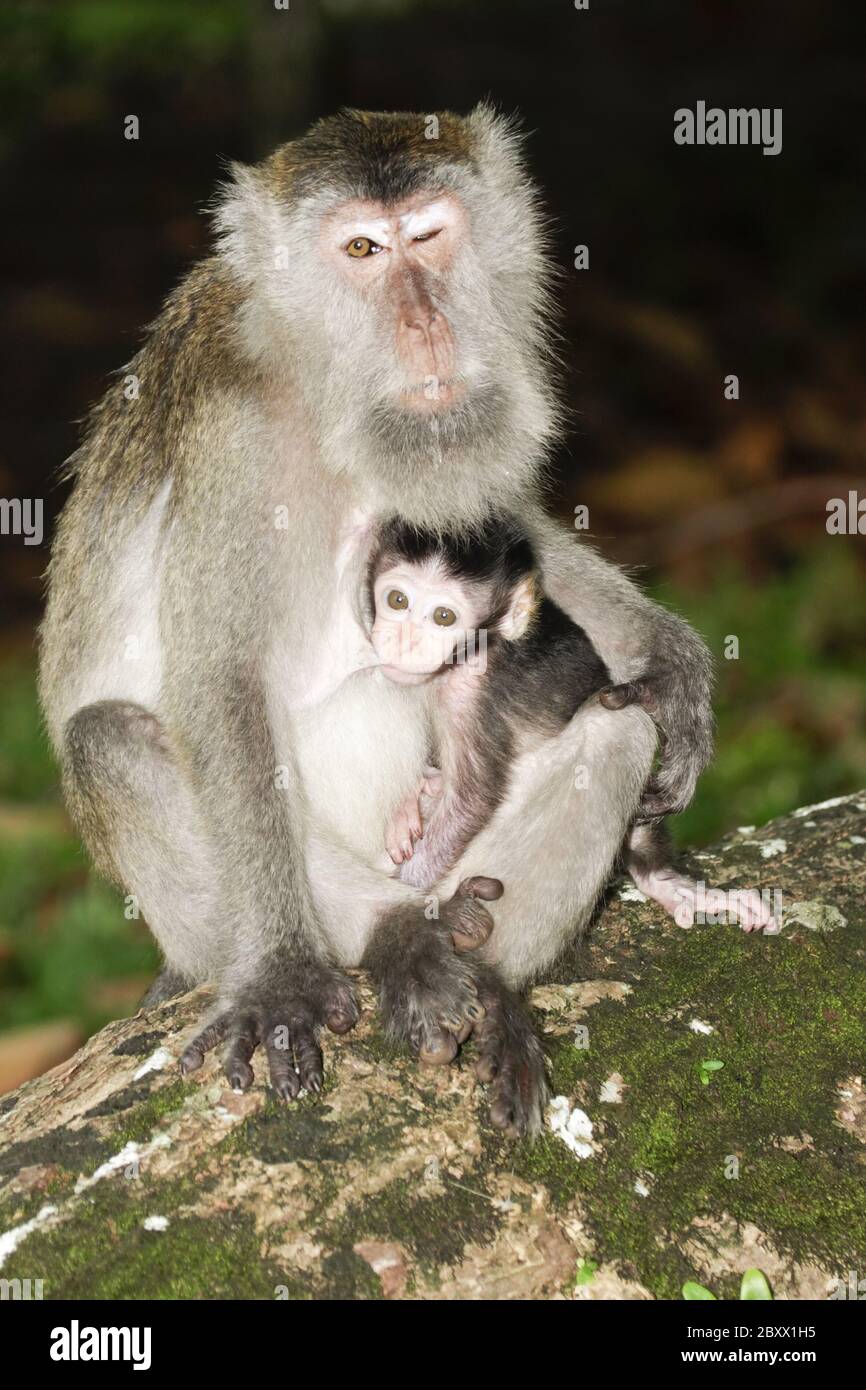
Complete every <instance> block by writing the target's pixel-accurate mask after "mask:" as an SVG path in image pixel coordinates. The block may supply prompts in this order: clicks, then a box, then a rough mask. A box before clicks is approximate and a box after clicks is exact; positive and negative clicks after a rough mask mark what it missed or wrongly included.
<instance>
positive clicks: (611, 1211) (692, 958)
mask: <svg viewBox="0 0 866 1390" xmlns="http://www.w3.org/2000/svg"><path fill="white" fill-rule="evenodd" d="M858 945H859V937H858V934H857V929H856V927H853V926H852V927H851V928H849V929H848V930H847V931H844V932H838V933H834V934H833V936H832V938H823V939H820V938H816V937H811V936H810V937H809V938H808V939H806V940H799V941H796V940H793V939H787V938H785V937H782V938H775V939H766V940H763V939H759V938H753V937H748V936H745V935H743V934H742V933H741V932H738V931H736V930H735V929H731V928H730V927H725V926H718V927H714V926H706V927H700V928H696V929H695V930H693V931H692V932H690V933H688V934H685V933H684V934H682V935H677V936H665V937H663V938H661V937H660V938H659V939H658V944H657V945H656V947H655V958H652V957H650V958H649V959H648V960H647V961H646V963H645V968H644V970H643V976H642V979H641V980H640V982H639V983H638V984H637V986H636V988H635V992H634V993H633V994H632V995H630V996H628V997H627V998H626V999H625V1000H623V1001H620V1002H614V1001H605V1002H602V1003H600V1004H598V1005H596V1006H594V1007H593V1008H592V1009H591V1010H590V1012H589V1015H588V1017H587V1020H586V1021H587V1023H588V1026H589V1032H590V1048H589V1050H588V1051H586V1050H581V1051H578V1049H575V1048H574V1047H573V1046H572V1045H571V1044H570V1042H568V1041H562V1040H559V1041H557V1042H556V1043H555V1044H554V1046H553V1049H552V1071H553V1079H554V1085H555V1089H556V1090H557V1091H558V1092H561V1093H563V1094H572V1093H574V1092H575V1090H576V1091H577V1094H578V1095H580V1096H583V1097H592V1098H594V1097H597V1095H598V1091H599V1088H600V1086H601V1085H602V1083H603V1082H604V1080H605V1079H606V1078H607V1077H608V1076H609V1075H610V1073H611V1072H614V1071H616V1072H620V1073H621V1074H622V1076H623V1078H624V1080H625V1084H626V1089H625V1093H624V1098H623V1102H622V1104H619V1105H600V1104H599V1103H598V1102H597V1101H594V1100H584V1101H583V1102H582V1103H583V1104H584V1105H585V1107H586V1108H587V1109H588V1110H589V1112H590V1117H591V1118H592V1119H593V1121H595V1122H596V1123H597V1126H598V1128H597V1137H598V1138H599V1139H600V1147H599V1151H598V1152H597V1153H596V1155H595V1156H594V1157H593V1158H591V1159H587V1160H583V1161H577V1160H576V1159H575V1158H574V1157H573V1155H572V1154H571V1153H570V1152H569V1150H568V1149H567V1148H566V1147H565V1145H564V1144H562V1143H561V1142H560V1141H559V1140H558V1139H557V1138H556V1137H555V1136H553V1135H544V1136H542V1138H541V1139H540V1140H539V1141H537V1142H536V1143H535V1144H532V1145H530V1144H521V1145H518V1146H517V1147H516V1148H515V1149H514V1150H513V1151H512V1163H513V1166H514V1169H515V1171H516V1172H517V1173H518V1174H519V1175H521V1176H524V1177H526V1178H527V1179H531V1180H533V1181H541V1182H543V1183H544V1184H545V1186H546V1187H547V1188H548V1190H549V1191H550V1193H551V1196H552V1197H553V1199H554V1201H556V1202H557V1203H560V1204H565V1203H567V1202H569V1201H571V1200H573V1199H574V1198H576V1197H579V1198H580V1202H581V1210H582V1213H584V1214H585V1215H586V1217H587V1219H588V1222H589V1225H590V1227H591V1229H592V1233H593V1236H594V1238H595V1242H596V1251H597V1254H598V1257H599V1258H600V1259H603V1260H617V1261H619V1262H620V1263H623V1262H624V1263H625V1264H626V1266H627V1267H628V1266H631V1267H633V1268H634V1270H635V1271H636V1273H637V1276H638V1277H639V1278H640V1279H641V1280H642V1282H643V1283H645V1284H646V1285H647V1287H648V1288H650V1289H651V1290H652V1291H653V1292H654V1293H656V1294H657V1295H659V1296H661V1297H669V1298H674V1297H678V1296H679V1289H680V1287H681V1285H682V1282H683V1281H684V1279H686V1278H688V1277H690V1276H692V1277H693V1275H694V1269H693V1268H692V1267H691V1266H690V1265H689V1262H688V1261H687V1260H686V1259H685V1257H684V1256H683V1255H682V1254H681V1253H680V1250H679V1249H678V1248H677V1244H676V1242H677V1241H679V1242H682V1240H683V1239H684V1238H685V1237H686V1234H687V1233H688V1232H689V1231H690V1227H691V1225H692V1222H693V1220H694V1218H695V1217H699V1216H700V1217H709V1218H712V1217H720V1216H721V1215H722V1214H723V1213H729V1214H730V1215H731V1216H733V1217H734V1218H735V1219H736V1220H737V1221H740V1222H746V1221H749V1222H753V1223H754V1224H755V1225H757V1226H758V1227H759V1228H760V1229H762V1230H764V1231H766V1232H767V1233H768V1234H769V1235H770V1237H771V1239H772V1240H773V1241H774V1243H775V1244H776V1245H777V1246H778V1247H779V1248H780V1249H781V1250H782V1251H783V1252H784V1253H786V1254H788V1255H790V1256H791V1257H793V1258H795V1259H798V1260H800V1261H804V1262H807V1261H810V1260H811V1261H815V1262H818V1263H823V1264H824V1265H825V1266H826V1267H828V1268H830V1269H834V1270H838V1269H845V1268H848V1267H849V1265H850V1266H851V1267H856V1265H857V1263H858V1261H859V1262H861V1263H862V1258H863V1252H864V1250H866V1202H864V1201H863V1196H862V1192H863V1188H862V1164H861V1158H862V1155H861V1152H860V1146H859V1145H858V1144H857V1142H856V1140H854V1139H853V1138H852V1137H851V1136H849V1135H847V1134H845V1133H844V1132H843V1131H842V1130H841V1129H840V1128H839V1127H838V1125H836V1123H835V1121H834V1115H833V1107H834V1103H835V1088H836V1086H837V1085H838V1082H839V1080H840V1079H841V1078H842V1077H844V1076H846V1075H849V1074H851V1073H852V1072H860V1071H862V1040H863V1024H862V1020H863V1018H864V1017H866V980H864V977H863V974H862V971H852V969H851V959H852V953H853V952H854V951H856V950H857V948H858ZM695 1017H697V1018H700V1019H702V1020H705V1021H708V1022H710V1023H711V1024H712V1025H713V1026H714V1028H715V1033H714V1034H713V1035H712V1036H711V1037H707V1036H702V1035H700V1034H695V1033H694V1032H692V1031H691V1030H690V1029H689V1027H688V1024H689V1020H690V1019H691V1018H695ZM570 1054H571V1055H570ZM708 1058H711V1059H714V1060H719V1061H722V1062H724V1069H723V1070H721V1071H717V1072H714V1073H713V1076H712V1081H711V1084H710V1085H709V1086H703V1085H701V1081H700V1066H701V1062H702V1061H705V1060H707V1059H708ZM802 1131H806V1132H807V1133H808V1134H810V1135H811V1136H812V1139H813V1144H814V1148H813V1150H812V1151H807V1152H804V1153H801V1154H798V1155H796V1156H794V1155H791V1154H788V1153H786V1152H785V1151H784V1150H782V1149H780V1148H779V1147H778V1146H777V1145H774V1143H773V1140H774V1138H779V1137H781V1136H786V1135H799V1134H800V1133H801V1132H802ZM497 1153H498V1150H497V1149H496V1148H495V1147H492V1148H491V1149H490V1150H489V1161H491V1162H493V1163H496V1162H502V1163H504V1162H506V1161H507V1160H506V1158H505V1155H504V1154H503V1155H501V1157H499V1158H497ZM730 1156H736V1157H737V1158H738V1159H739V1176H738V1177H737V1178H731V1177H728V1176H726V1163H727V1161H728V1159H729V1158H730ZM650 1175H651V1176H650ZM638 1177H642V1178H643V1179H644V1180H645V1181H646V1182H647V1183H648V1185H649V1187H650V1194H649V1196H648V1197H641V1196H639V1195H638V1194H637V1193H636V1192H635V1191H634V1184H635V1180H636V1179H637V1178H638ZM730 1282H731V1287H730V1288H724V1289H720V1292H722V1293H723V1296H725V1297H736V1295H737V1290H736V1288H735V1287H734V1284H735V1282H736V1281H735V1280H733V1279H732V1280H731V1281H730Z"/></svg>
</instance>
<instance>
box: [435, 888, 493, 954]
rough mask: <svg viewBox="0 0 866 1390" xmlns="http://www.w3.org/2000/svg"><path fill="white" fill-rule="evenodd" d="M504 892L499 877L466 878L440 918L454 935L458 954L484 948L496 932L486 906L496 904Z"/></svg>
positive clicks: (452, 938)
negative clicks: (489, 903) (490, 903)
mask: <svg viewBox="0 0 866 1390" xmlns="http://www.w3.org/2000/svg"><path fill="white" fill-rule="evenodd" d="M503 892H504V889H503V887H502V884H501V882H500V880H499V879H498V878H482V877H480V876H478V875H476V876H475V877H474V878H464V880H463V882H462V883H461V884H459V885H458V887H457V891H456V893H455V894H454V896H453V898H451V899H450V901H449V902H447V903H446V904H445V907H444V908H443V910H442V916H441V917H440V921H441V922H442V923H443V925H444V926H446V927H447V928H448V930H449V931H450V933H451V940H452V941H453V943H454V949H455V951H474V950H476V948H477V947H479V946H483V945H484V943H485V941H486V940H487V938H488V937H489V935H490V933H491V932H492V931H493V918H492V917H491V916H490V913H489V912H488V911H487V908H486V907H485V906H484V903H485V902H495V901H496V899H497V898H501V897H502V894H503ZM482 900H483V901H482Z"/></svg>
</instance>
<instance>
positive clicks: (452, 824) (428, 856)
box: [369, 515, 777, 950]
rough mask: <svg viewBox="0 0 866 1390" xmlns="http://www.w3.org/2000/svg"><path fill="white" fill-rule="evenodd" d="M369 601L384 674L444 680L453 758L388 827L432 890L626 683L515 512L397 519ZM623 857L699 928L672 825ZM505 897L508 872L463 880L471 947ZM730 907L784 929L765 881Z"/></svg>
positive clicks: (440, 745) (439, 708) (655, 828)
mask: <svg viewBox="0 0 866 1390" xmlns="http://www.w3.org/2000/svg"><path fill="white" fill-rule="evenodd" d="M369 598H370V604H371V608H372V630H371V640H372V643H373V647H374V649H375V652H376V655H377V656H378V658H379V662H380V669H381V671H382V673H383V674H384V675H385V676H386V677H387V678H388V679H389V680H392V681H396V682H398V683H399V684H401V685H421V684H425V683H427V682H432V683H433V685H434V700H433V720H434V739H435V745H436V748H437V751H438V758H439V762H440V764H441V767H428V768H427V769H425V773H424V776H423V778H422V780H421V783H420V785H419V786H418V788H417V789H416V790H414V791H413V792H412V793H411V794H410V796H409V797H407V799H406V800H405V801H404V802H403V803H402V804H401V805H400V806H398V807H397V808H396V810H395V812H394V814H393V815H392V817H391V821H390V823H389V825H388V827H387V829H386V835H385V844H386V849H387V850H388V853H389V854H390V856H391V859H392V860H393V862H394V863H395V864H396V865H397V866H398V875H399V877H400V879H401V880H402V881H403V882H404V883H409V884H412V885H413V886H414V887H416V888H421V889H424V890H429V889H432V888H433V887H434V885H435V884H436V883H438V882H439V881H440V880H441V879H443V878H444V877H445V875H446V874H447V873H449V871H450V870H451V869H452V868H453V867H454V865H455V864H456V863H457V862H458V860H459V859H460V857H461V855H462V854H463V851H464V850H465V849H466V847H467V845H468V844H469V843H470V841H471V840H472V839H473V838H474V837H475V836H476V835H477V834H478V832H479V831H480V830H481V829H482V828H483V827H484V826H485V825H486V824H487V823H488V821H489V820H490V818H491V816H492V815H493V813H494V811H495V810H496V808H497V807H498V806H499V805H500V803H501V802H502V801H503V800H504V798H505V797H506V795H507V793H508V788H509V781H510V776H511V771H512V768H513V766H514V763H515V761H516V760H517V759H518V758H519V757H520V755H521V754H523V753H524V752H526V751H529V750H531V749H532V748H534V747H537V746H538V745H539V743H540V742H541V741H543V740H544V739H547V738H551V737H553V736H554V735H555V734H558V733H559V732H560V731H561V730H562V729H563V728H564V727H565V726H566V724H568V723H569V721H570V720H571V719H572V717H573V715H574V714H575V712H576V711H577V709H578V708H579V707H580V706H581V705H582V704H583V703H584V701H586V700H587V699H589V697H590V696H592V695H596V694H600V698H601V702H602V703H603V704H605V705H606V706H607V707H608V708H611V709H613V708H617V707H618V704H619V703H622V691H623V689H624V687H621V686H612V685H611V677H610V673H609V672H608V669H607V667H606V666H605V663H604V662H603V661H602V659H601V657H600V656H599V654H598V652H597V651H596V650H595V647H594V646H593V645H592V642H591V641H590V639H589V637H588V636H587V634H586V633H585V632H584V630H583V628H581V627H578V625H577V624H576V623H574V622H572V620H571V618H569V617H568V616H567V614H565V613H564V612H563V611H562V609H561V608H559V607H558V606H557V605H556V604H555V603H554V602H553V600H552V599H551V598H549V597H548V595H547V594H545V593H544V591H543V589H542V587H541V584H540V580H539V575H538V569H537V565H536V561H535V556H534V554H533V550H532V546H531V544H530V541H529V539H528V538H527V536H526V534H525V532H524V531H523V529H522V528H521V527H520V525H519V524H518V522H517V521H516V520H515V518H514V517H512V516H510V515H502V516H494V517H491V519H490V520H489V521H488V522H487V523H486V524H485V525H484V526H483V527H482V528H481V529H479V530H476V531H474V532H470V533H461V534H458V535H453V536H452V535H437V534H436V533H434V532H431V531H424V530H420V529H418V528H416V527H413V526H410V525H408V524H407V523H405V522H402V521H400V520H399V519H392V520H391V521H389V522H388V523H386V524H385V525H384V526H383V527H382V529H381V531H380V534H379V539H378V544H377V546H376V547H375V549H374V552H373V556H372V559H371V561H370V570H369ZM623 853H624V860H625V864H626V867H627V868H628V870H629V872H630V873H631V875H632V878H633V879H634V880H635V882H636V884H637V885H638V887H639V888H640V889H641V890H642V892H644V893H645V894H646V895H647V897H650V898H653V899H654V900H655V901H656V902H658V903H660V904H661V905H662V907H664V908H665V910H666V911H667V912H669V913H670V914H671V916H672V917H673V918H674V920H675V921H676V922H677V923H678V924H679V925H680V926H691V925H692V922H693V920H694V914H695V911H696V909H697V907H698V885H697V884H696V883H695V882H694V881H693V880H692V879H690V878H686V877H685V876H684V875H682V874H680V873H678V872H677V871H676V870H675V869H673V868H672V867H671V863H670V861H671V844H670V839H669V836H668V834H667V831H666V830H665V828H664V825H663V824H662V822H661V821H660V820H657V821H647V822H644V823H638V824H635V825H634V826H633V827H632V828H631V830H630V832H629V835H628V838H627V841H626V844H625V845H624V847H623ZM502 892H503V887H502V884H501V883H500V881H499V880H498V879H495V878H481V877H476V878H471V879H466V880H464V882H463V883H462V884H461V885H460V887H459V889H458V893H460V894H461V895H462V896H463V897H464V898H465V899H466V910H465V911H461V914H460V927H459V931H457V932H455V933H454V941H455V946H456V947H457V949H458V950H470V949H473V948H474V947H476V946H478V945H481V944H483V941H485V940H486V939H487V936H488V935H489V934H490V929H491V918H490V915H489V914H488V913H487V912H486V911H483V910H478V911H476V912H473V911H472V901H473V900H474V899H482V900H485V899H486V900H491V899H494V898H498V897H500V896H501V894H502ZM722 896H724V895H722ZM729 906H730V910H731V913H732V915H733V916H734V917H736V918H737V919H738V920H739V922H740V924H741V925H742V927H743V929H744V930H746V931H753V930H756V929H761V928H763V929H765V930H768V931H773V930H776V929H777V924H776V923H775V922H774V920H773V918H772V914H771V913H769V912H768V910H767V908H766V906H765V905H764V904H763V902H762V900H761V898H760V896H759V895H758V894H757V893H756V892H754V891H753V890H748V891H740V892H739V893H736V894H734V895H733V897H732V901H731V903H730V905H729ZM479 907H480V905H479Z"/></svg>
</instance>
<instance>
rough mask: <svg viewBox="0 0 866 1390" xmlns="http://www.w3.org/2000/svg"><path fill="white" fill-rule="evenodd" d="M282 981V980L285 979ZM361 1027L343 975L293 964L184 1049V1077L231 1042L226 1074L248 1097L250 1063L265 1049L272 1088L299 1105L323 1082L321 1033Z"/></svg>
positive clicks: (314, 965)
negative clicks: (301, 1094)
mask: <svg viewBox="0 0 866 1390" xmlns="http://www.w3.org/2000/svg"><path fill="white" fill-rule="evenodd" d="M281 976H282V978H280V977H281ZM357 1021H358V1005H357V1004H356V1002H355V995H354V992H353V990H352V986H351V984H350V982H349V980H348V979H347V978H346V976H345V975H342V974H341V973H340V972H339V971H338V970H334V969H331V968H330V967H328V966H325V965H320V964H318V963H315V962H311V963H308V964H306V965H303V966H301V965H299V964H298V963H297V962H293V968H292V971H291V974H290V975H289V974H287V973H286V972H285V971H284V970H282V971H281V970H280V969H279V967H278V968H277V970H276V971H271V972H269V980H268V983H267V984H263V985H262V986H261V987H260V988H258V989H256V990H255V991H250V993H249V996H248V997H247V998H244V999H242V1000H240V1001H236V1002H234V1003H232V1004H231V1005H230V1006H229V1007H228V1008H226V1009H224V1010H223V1012H222V1013H220V1014H218V1015H217V1017H216V1018H215V1019H213V1020H212V1021H211V1022H210V1023H209V1024H208V1025H207V1026H206V1027H205V1028H204V1029H203V1030H202V1031H201V1032H200V1033H199V1034H198V1035H197V1036H196V1037H194V1038H193V1040H192V1042H191V1043H190V1044H189V1046H188V1047H187V1048H186V1049H185V1051H184V1053H183V1055H182V1056H181V1059H180V1069H181V1072H182V1073H183V1075H184V1076H188V1075H189V1073H190V1072H193V1071H198V1069H199V1067H200V1066H201V1065H202V1063H203V1062H204V1059H205V1054H206V1053H208V1052H210V1051H211V1050H212V1049H213V1048H214V1047H216V1046H217V1044H218V1043H221V1042H223V1040H226V1039H227V1040H228V1047H227V1049H226V1055H225V1062H224V1070H225V1074H226V1078H227V1080H228V1083H229V1085H230V1086H231V1087H232V1088H233V1089H234V1090H236V1091H246V1090H248V1089H249V1087H250V1086H251V1085H252V1082H253V1079H254V1078H253V1069H252V1067H251V1066H250V1059H251V1058H252V1055H253V1053H254V1052H255V1050H256V1048H257V1047H259V1046H264V1048H265V1051H266V1052H267V1056H268V1065H269V1067H270V1073H271V1085H272V1086H273V1088H274V1090H275V1091H276V1093H277V1095H278V1096H279V1098H280V1100H294V1099H295V1098H296V1096H297V1095H298V1093H299V1091H300V1090H301V1087H303V1088H304V1090H306V1091H312V1092H318V1091H321V1089H322V1084H323V1080H324V1076H323V1069H322V1050H321V1048H320V1047H319V1044H318V1033H319V1029H320V1028H321V1027H322V1026H323V1025H325V1026H326V1027H328V1028H330V1030H331V1032H332V1033H348V1031H349V1029H350V1028H354V1026H355V1024H356V1023H357Z"/></svg>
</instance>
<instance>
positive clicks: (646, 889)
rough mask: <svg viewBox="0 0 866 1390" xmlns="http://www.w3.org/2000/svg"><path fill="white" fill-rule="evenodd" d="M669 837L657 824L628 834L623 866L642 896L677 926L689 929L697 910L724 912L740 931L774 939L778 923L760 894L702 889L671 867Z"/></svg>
mask: <svg viewBox="0 0 866 1390" xmlns="http://www.w3.org/2000/svg"><path fill="white" fill-rule="evenodd" d="M672 858H673V849H672V846H671V841H670V837H669V835H668V833H667V831H666V830H665V829H664V827H663V826H662V825H661V824H660V823H658V822H655V823H649V824H646V825H636V826H634V827H633V828H632V830H631V831H630V832H629V837H628V845H627V848H626V865H627V868H628V871H629V873H630V874H631V876H632V878H633V879H634V881H635V883H636V884H637V886H638V888H639V889H640V890H641V892H642V893H645V894H646V896H647V897H648V898H652V900H653V902H657V903H659V904H660V905H661V906H662V907H663V908H664V909H665V911H666V912H668V913H670V915H671V917H673V919H674V921H675V922H676V924H677V926H678V927H690V926H692V925H693V923H694V920H695V914H696V913H697V912H699V911H703V912H706V913H707V914H713V915H715V914H717V913H723V912H727V913H728V914H729V916H730V917H733V918H734V919H735V920H736V921H738V922H739V924H740V926H741V927H742V929H743V931H745V932H752V931H763V932H764V934H765V935H767V936H774V935H776V933H777V932H778V931H779V923H778V922H777V920H776V918H775V917H774V916H773V912H772V909H771V908H770V906H769V905H768V904H767V903H765V902H764V900H763V898H762V897H761V894H760V893H759V892H757V890H756V889H753V888H741V889H737V890H734V891H730V892H729V891H727V890H724V889H720V888H715V889H707V888H702V887H701V885H699V884H697V883H696V882H695V880H694V879H692V878H688V877H687V876H686V875H685V874H680V873H677V871H676V869H674V868H672V867H671V859H672Z"/></svg>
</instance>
